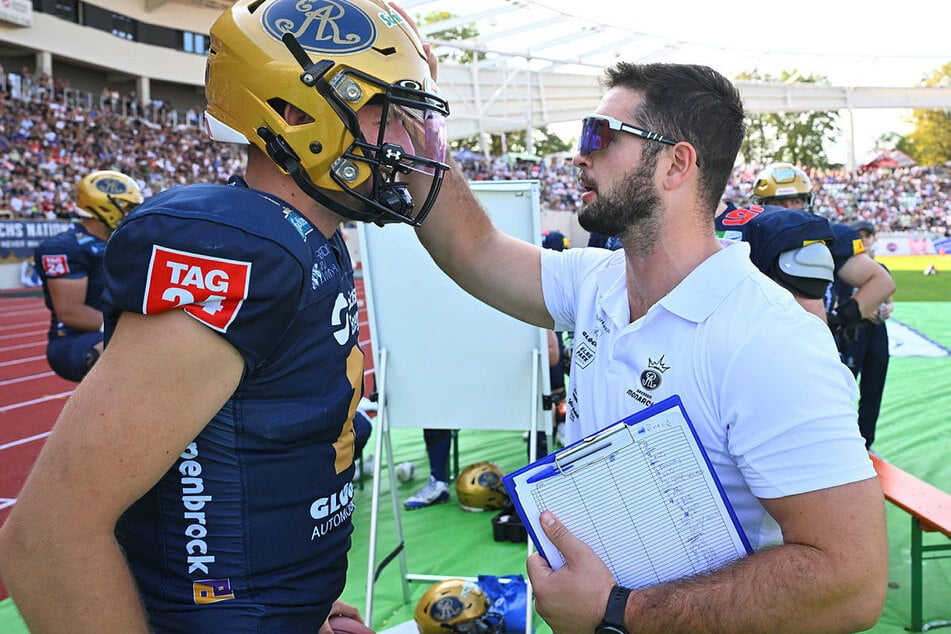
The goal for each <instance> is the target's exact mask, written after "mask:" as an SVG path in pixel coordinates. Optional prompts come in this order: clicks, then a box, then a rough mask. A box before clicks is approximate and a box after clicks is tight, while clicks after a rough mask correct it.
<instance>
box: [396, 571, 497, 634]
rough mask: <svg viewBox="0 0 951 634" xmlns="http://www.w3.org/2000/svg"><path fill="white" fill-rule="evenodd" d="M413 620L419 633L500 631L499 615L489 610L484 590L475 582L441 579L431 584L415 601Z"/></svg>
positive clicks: (466, 633) (488, 632) (490, 632)
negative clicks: (417, 601) (417, 600)
mask: <svg viewBox="0 0 951 634" xmlns="http://www.w3.org/2000/svg"><path fill="white" fill-rule="evenodd" d="M413 620H414V621H416V627H417V629H418V630H419V634H449V632H457V633H465V634H496V633H498V634H501V632H502V631H503V627H502V621H503V618H502V615H501V614H499V613H497V612H494V611H492V610H490V606H489V599H488V597H487V596H486V594H485V591H483V590H482V588H481V587H480V586H479V584H478V583H476V582H475V581H466V580H465V579H444V580H442V581H437V582H436V583H434V584H433V585H432V586H430V588H429V589H428V590H426V592H425V593H423V596H422V597H420V599H419V603H417V604H416V611H415V612H414V613H413Z"/></svg>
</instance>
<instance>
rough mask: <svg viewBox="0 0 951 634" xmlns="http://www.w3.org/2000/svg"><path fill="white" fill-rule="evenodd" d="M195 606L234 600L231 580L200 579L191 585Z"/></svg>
mask: <svg viewBox="0 0 951 634" xmlns="http://www.w3.org/2000/svg"><path fill="white" fill-rule="evenodd" d="M192 591H193V592H194V595H195V604H196V605H205V604H208V603H218V602H219V601H227V600H228V599H233V598H234V592H233V591H232V590H231V579H202V580H201V581H196V582H194V583H193V584H192Z"/></svg>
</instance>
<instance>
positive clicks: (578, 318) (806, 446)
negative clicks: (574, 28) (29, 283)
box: [418, 63, 888, 632]
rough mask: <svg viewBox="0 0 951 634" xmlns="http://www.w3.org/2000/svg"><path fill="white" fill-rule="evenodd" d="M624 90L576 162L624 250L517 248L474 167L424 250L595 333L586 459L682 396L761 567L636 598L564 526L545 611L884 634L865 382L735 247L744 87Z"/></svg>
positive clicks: (447, 197)
mask: <svg viewBox="0 0 951 634" xmlns="http://www.w3.org/2000/svg"><path fill="white" fill-rule="evenodd" d="M606 87H607V91H606V93H605V95H604V97H603V98H602V100H601V103H600V105H599V106H598V108H597V110H596V114H594V115H591V116H590V117H587V118H585V119H584V120H583V123H582V133H581V139H580V149H579V152H578V154H577V155H576V156H575V158H574V162H575V164H576V165H577V166H578V167H579V169H580V178H579V180H580V183H581V185H582V186H583V189H584V194H583V195H582V202H583V205H584V206H583V207H582V209H581V211H580V212H579V221H580V222H581V225H582V227H584V228H586V229H588V230H589V231H596V232H598V233H601V234H604V235H618V236H620V239H621V242H622V244H623V245H624V248H623V249H622V250H618V251H605V250H601V249H586V248H585V249H570V250H567V251H564V252H562V253H557V252H554V251H551V250H548V249H539V248H538V247H535V246H534V245H531V244H527V243H524V242H521V241H518V240H516V239H514V238H512V237H511V236H508V235H506V234H504V233H502V232H501V231H499V230H498V229H496V228H495V227H493V225H492V222H491V219H490V218H489V217H488V215H487V214H486V213H485V211H484V210H483V209H482V207H481V205H480V204H479V202H478V200H477V199H476V198H475V197H474V195H473V194H472V193H471V191H470V190H469V189H468V187H467V185H466V181H465V178H464V176H463V175H462V174H460V173H458V172H452V173H450V174H449V175H447V177H446V181H445V182H444V184H443V188H442V190H441V192H440V198H439V201H438V202H437V207H436V209H434V211H433V213H432V215H431V217H430V219H429V220H428V221H427V223H426V224H425V225H424V226H423V227H421V228H420V229H419V230H418V235H419V237H420V239H421V241H422V242H423V244H424V246H425V247H426V248H427V249H428V250H429V252H430V254H431V255H432V256H433V258H434V260H435V261H436V262H437V263H438V264H439V266H440V267H441V268H442V269H443V270H444V271H446V272H447V273H448V274H449V275H450V276H451V277H453V278H454V279H455V280H456V281H457V282H458V283H459V284H460V285H461V286H462V287H463V288H465V289H467V290H468V291H469V292H471V293H472V294H473V295H475V296H476V297H478V298H480V299H482V300H483V301H486V302H487V303H489V304H490V305H492V306H494V307H496V308H498V309H499V310H503V311H506V312H507V313H509V314H511V315H513V316H514V317H517V318H520V319H523V320H525V321H527V322H529V323H533V324H535V325H537V326H539V327H543V328H549V329H550V328H552V327H555V328H557V329H563V330H573V331H574V333H575V337H574V342H575V343H574V346H575V351H574V354H573V357H572V368H571V375H570V377H571V385H570V390H569V397H568V421H567V432H568V437H567V438H566V440H567V441H568V442H571V441H572V440H578V439H579V438H582V437H584V436H586V435H588V434H589V433H593V432H594V431H596V430H598V429H599V428H601V427H602V426H603V425H604V424H605V423H606V422H611V421H615V420H619V419H621V418H624V417H626V416H628V415H630V414H631V412H632V411H638V410H639V409H641V408H644V407H645V406H647V405H649V404H651V403H657V402H659V401H660V400H662V399H664V398H666V397H670V396H674V395H679V396H680V397H681V398H682V399H683V401H684V405H685V408H686V411H687V414H688V415H689V416H690V418H691V419H692V420H693V422H694V424H695V425H696V426H697V428H698V429H697V433H698V435H699V437H700V439H701V442H702V443H703V445H704V447H705V449H706V451H707V454H708V456H709V459H710V461H711V466H712V468H713V469H714V470H715V471H716V473H717V474H718V476H719V478H720V481H721V482H722V483H723V486H724V489H725V491H726V495H727V497H728V498H729V499H730V501H731V502H732V504H733V508H734V509H737V511H738V518H739V522H740V524H741V525H742V526H743V529H744V531H745V533H746V536H747V537H748V539H749V540H750V541H751V543H752V545H753V548H754V549H755V552H754V553H753V554H751V555H750V556H748V557H746V558H743V559H741V560H739V561H736V562H734V563H732V564H730V565H726V566H724V567H722V568H720V569H719V570H716V571H714V572H711V573H707V574H704V575H702V576H692V577H689V578H686V579H683V580H679V581H672V582H667V583H659V584H657V585H654V586H651V587H647V588H638V589H634V590H631V589H625V588H620V587H617V586H616V581H615V579H614V577H613V575H612V574H611V572H610V571H609V569H608V568H607V567H606V566H605V564H604V563H603V562H602V561H601V559H600V558H599V557H598V556H597V554H596V553H595V552H594V551H593V550H591V549H590V548H588V547H587V546H585V545H584V544H582V543H581V542H580V541H579V540H578V539H577V538H575V537H574V536H572V535H571V534H570V533H569V532H568V531H567V529H566V528H565V526H564V525H563V524H561V523H559V521H558V519H557V518H556V517H554V516H553V515H551V514H547V513H546V514H543V516H542V523H543V525H544V526H545V531H546V533H547V535H548V536H549V537H550V538H551V539H552V540H553V541H554V543H555V546H556V547H558V549H559V550H560V551H561V552H562V553H568V556H567V564H566V565H565V566H563V567H562V568H560V569H558V570H552V569H551V568H550V567H549V566H548V564H547V562H545V560H544V559H543V558H541V556H540V555H538V554H535V555H532V556H531V557H530V559H529V560H528V573H529V576H530V578H531V582H532V587H533V590H534V594H535V600H536V602H535V607H536V609H537V611H538V613H539V614H540V615H541V616H542V617H543V618H544V619H545V620H546V621H547V622H548V623H549V625H551V627H552V630H553V631H555V632H591V631H596V630H597V629H598V622H599V620H600V619H601V615H602V614H605V613H606V612H607V614H609V615H610V614H615V613H617V612H620V613H621V614H623V618H618V619H616V620H614V619H612V621H613V622H611V623H610V627H612V628H614V629H613V630H612V631H629V632H642V631H650V632H677V631H683V632H693V631H703V630H705V629H710V627H711V626H710V624H711V623H714V624H716V627H717V628H719V629H722V630H724V631H736V632H765V631H797V632H798V631H858V630H863V629H866V628H869V627H871V626H872V625H874V624H875V622H876V620H877V619H878V616H879V614H880V613H881V609H882V605H883V603H884V600H885V593H886V589H887V588H886V582H887V572H888V566H887V544H886V539H885V517H884V502H883V498H882V492H881V488H880V486H879V484H878V480H877V478H876V477H875V471H874V469H873V468H872V465H871V462H870V460H869V458H868V454H867V453H866V451H865V448H864V445H863V442H862V438H861V436H860V435H859V434H858V429H857V426H856V423H855V416H856V415H855V408H854V398H855V396H856V387H855V382H854V380H853V378H852V376H851V374H850V373H849V372H848V371H847V369H846V368H845V367H844V365H843V364H842V363H841V361H840V360H839V357H838V354H837V352H836V350H835V346H834V345H833V342H832V339H831V337H830V336H829V334H828V331H827V330H826V328H825V326H824V325H822V324H821V323H820V322H819V321H818V320H817V319H815V318H813V317H812V316H809V315H807V314H805V313H804V311H803V310H802V309H801V308H800V307H799V306H798V305H797V304H796V303H795V301H794V300H793V298H792V297H791V296H790V295H789V293H787V292H786V291H784V290H782V289H780V288H778V287H777V286H776V285H775V284H774V283H773V282H772V281H770V280H769V279H768V278H766V277H765V276H764V275H762V274H761V273H760V272H759V271H757V270H756V269H755V267H754V266H753V265H752V263H751V262H750V259H749V249H748V246H747V245H746V244H744V243H742V242H731V243H729V244H726V245H725V244H721V243H720V242H719V241H718V240H717V239H716V237H715V234H714V227H713V214H714V210H715V209H716V207H717V204H718V202H719V200H720V198H721V196H722V195H723V192H724V188H725V186H726V184H727V180H728V178H729V175H730V172H731V170H732V168H733V165H734V161H735V157H736V154H737V152H738V150H739V148H740V144H741V142H742V140H743V136H744V132H745V130H744V124H743V121H744V113H743V106H742V101H741V99H740V95H739V92H738V91H737V90H736V88H735V87H734V86H733V85H732V84H730V82H729V81H727V80H726V79H725V78H723V77H722V76H721V75H720V74H718V73H716V72H715V71H713V70H712V69H709V68H706V67H702V66H695V65H682V64H648V65H634V64H626V63H619V64H617V65H615V66H614V67H612V68H610V69H608V71H607V80H606ZM804 369H805V370H804ZM648 370H651V371H650V372H648ZM648 376H649V377H652V378H653V379H654V380H653V381H649V380H647V378H646V377H648ZM612 588H613V589H612ZM609 596H610V597H614V599H612V600H611V602H610V603H609ZM738 604H739V605H742V606H743V608H742V609H740V610H738V609H737V605H738ZM606 605H607V606H608V608H607V610H606V609H605V606H606ZM816 606H821V609H817V607H816Z"/></svg>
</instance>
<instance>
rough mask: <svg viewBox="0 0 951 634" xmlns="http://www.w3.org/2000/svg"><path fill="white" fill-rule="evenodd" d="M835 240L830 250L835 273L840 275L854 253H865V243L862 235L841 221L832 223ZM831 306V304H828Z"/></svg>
mask: <svg viewBox="0 0 951 634" xmlns="http://www.w3.org/2000/svg"><path fill="white" fill-rule="evenodd" d="M830 225H831V227H832V234H833V236H834V240H833V241H832V244H831V246H829V250H830V251H832V260H833V261H834V262H835V274H836V275H837V276H838V274H839V269H841V268H842V265H844V264H845V263H846V262H848V260H849V258H851V257H852V256H853V255H858V254H860V253H865V243H863V242H862V235H861V234H860V233H859V232H858V231H856V230H855V229H853V228H852V227H850V226H849V225H846V224H842V223H841V222H833V223H830ZM826 308H827V309H828V308H830V306H826Z"/></svg>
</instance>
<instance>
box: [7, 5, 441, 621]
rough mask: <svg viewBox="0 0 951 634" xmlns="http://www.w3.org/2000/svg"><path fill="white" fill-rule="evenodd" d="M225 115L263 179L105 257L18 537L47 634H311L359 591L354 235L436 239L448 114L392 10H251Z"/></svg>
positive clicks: (130, 229) (136, 217) (177, 213)
mask: <svg viewBox="0 0 951 634" xmlns="http://www.w3.org/2000/svg"><path fill="white" fill-rule="evenodd" d="M205 92H206V98H207V104H208V105H207V113H206V123H207V126H206V127H207V131H208V133H209V134H210V135H211V137H212V138H214V139H216V140H218V141H223V142H230V143H240V144H244V145H246V146H247V152H248V158H247V169H246V172H245V175H244V178H234V179H233V180H232V182H231V183H230V184H229V185H213V184H197V185H191V186H184V187H177V188H172V189H170V190H167V191H164V192H162V193H160V194H157V195H155V196H153V197H151V198H150V199H149V201H148V202H147V203H146V204H144V205H142V206H141V207H140V208H139V209H138V210H136V212H135V213H134V214H132V215H130V216H129V217H128V218H127V219H126V221H125V222H123V224H122V226H121V227H120V228H119V229H118V230H117V231H116V233H115V234H114V235H113V236H112V238H111V240H110V242H109V247H108V249H107V252H106V257H105V276H106V297H107V300H106V302H105V306H104V314H105V321H106V325H105V334H106V349H105V351H104V353H103V355H102V358H101V359H100V361H99V363H98V364H97V365H96V367H95V368H94V370H93V371H92V372H91V373H90V374H89V375H88V376H87V377H86V379H85V380H84V381H83V383H82V384H80V388H79V389H78V390H77V391H76V392H75V393H74V395H73V396H72V397H71V399H70V401H69V403H68V404H67V405H66V407H65V408H64V411H63V414H62V415H61V417H60V419H59V420H58V421H57V423H56V426H55V428H54V430H53V432H52V434H51V436H50V437H49V439H48V441H47V444H46V446H45V447H44V450H43V452H42V454H41V455H40V457H39V458H38V460H37V462H36V465H35V467H34V470H33V473H32V474H31V476H30V477H29V479H28V481H27V483H26V485H25V486H24V488H23V491H22V493H21V495H20V497H19V499H18V503H17V505H16V508H15V509H14V511H13V513H12V514H11V516H10V518H9V519H8V520H7V522H6V524H5V525H4V527H3V532H2V534H0V567H2V569H3V572H4V583H5V584H6V586H7V588H8V590H9V591H10V593H11V595H12V596H13V598H14V600H15V601H16V603H17V606H18V608H19V609H20V612H21V613H22V615H23V617H24V619H25V620H26V622H27V624H28V625H29V626H30V627H31V628H32V629H34V631H70V632H76V631H83V632H107V631H109V632H125V633H132V632H145V631H156V632H229V634H235V633H239V632H279V633H281V634H295V633H303V632H307V633H308V634H311V633H313V632H316V631H317V630H318V628H320V627H321V626H322V625H324V624H325V623H326V622H327V618H328V615H329V614H330V613H331V610H332V606H333V604H334V601H335V600H336V599H337V598H338V597H339V595H340V593H341V591H342V590H343V587H344V582H345V581H346V575H347V554H348V550H349V547H350V535H351V532H352V526H351V515H352V513H353V489H354V486H353V482H352V479H353V473H354V466H353V458H354V428H353V416H354V411H355V410H356V408H357V405H358V403H359V401H360V398H361V396H362V384H363V352H362V351H361V349H360V346H359V343H358V322H357V297H356V291H355V288H354V275H353V267H352V264H351V261H350V256H349V254H348V252H347V247H346V246H345V244H344V240H343V237H342V235H341V233H340V231H339V226H340V225H341V223H342V222H343V221H344V220H358V221H364V222H373V223H377V224H380V225H383V224H387V223H396V222H401V223H406V224H409V225H413V226H418V225H419V224H420V223H422V222H423V220H424V218H425V217H426V214H427V213H428V211H429V208H430V207H431V206H432V203H433V199H434V198H435V195H436V192H437V191H438V190H439V186H440V183H441V182H442V177H443V173H444V171H445V169H446V166H445V164H444V163H443V160H444V156H445V128H444V125H443V118H444V117H445V116H446V115H447V114H448V105H447V103H446V101H445V100H444V99H442V98H441V97H440V96H439V95H438V94H437V92H436V89H435V86H434V84H433V81H432V78H431V74H430V69H429V66H428V64H427V57H426V52H425V51H424V48H423V46H422V44H421V42H420V41H419V39H418V37H417V36H416V35H415V33H414V32H413V31H412V30H411V29H410V28H409V27H408V26H407V24H406V22H405V20H404V18H403V17H402V16H401V15H400V14H399V13H397V12H396V11H395V10H394V9H393V8H392V7H390V6H389V5H387V4H384V3H383V2H380V1H378V0H334V2H327V3H305V2H298V1H297V0H263V1H262V0H238V2H236V3H234V5H233V6H232V7H230V8H229V9H227V10H226V11H225V12H224V13H223V14H222V15H221V17H220V18H219V19H218V20H217V21H216V22H215V24H214V25H213V26H212V28H211V31H210V50H209V54H208V65H207V72H206V86H205ZM410 127H411V128H413V129H414V130H415V131H416V132H418V133H419V134H420V136H419V140H418V142H417V143H415V144H414V143H413V142H412V141H411V140H410V138H409V135H408V132H407V129H408V128H410ZM410 172H415V173H417V175H418V176H419V178H421V179H425V180H426V182H427V185H425V186H424V187H423V188H421V192H422V193H420V194H419V195H418V196H417V198H415V199H414V198H413V197H412V196H411V195H410V194H409V192H408V190H407V187H406V186H405V185H404V184H402V183H401V182H400V179H401V178H402V177H403V176H405V175H406V174H407V173H410ZM64 579H65V580H67V583H63V580H64ZM53 587H55V588H56V591H55V592H51V591H50V589H51V588H53ZM331 629H332V628H331Z"/></svg>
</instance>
